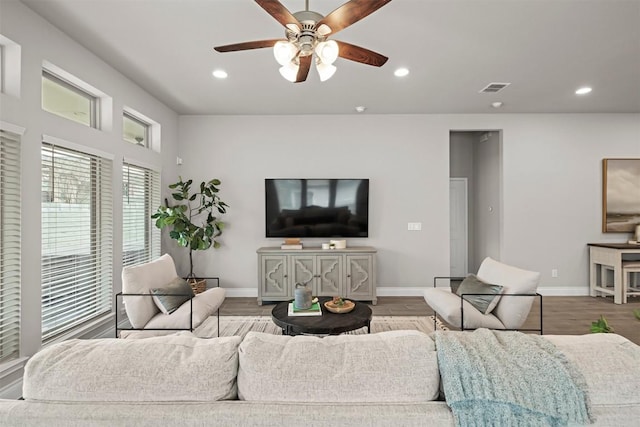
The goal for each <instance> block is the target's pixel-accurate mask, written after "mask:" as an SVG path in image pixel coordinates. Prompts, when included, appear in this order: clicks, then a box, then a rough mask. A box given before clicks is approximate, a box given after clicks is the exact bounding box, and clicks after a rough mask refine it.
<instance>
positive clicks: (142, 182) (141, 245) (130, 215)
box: [122, 163, 160, 267]
mask: <svg viewBox="0 0 640 427" xmlns="http://www.w3.org/2000/svg"><path fill="white" fill-rule="evenodd" d="M159 201H160V174H159V173H158V172H156V171H152V170H149V169H145V168H143V167H139V166H134V165H131V164H128V163H124V165H123V166H122V245H123V248H122V265H123V266H124V267H126V266H128V265H135V264H142V263H145V262H149V261H151V260H153V259H155V258H157V257H159V256H160V230H159V229H158V228H157V227H156V226H155V223H154V221H153V220H152V219H151V215H152V214H153V213H154V212H155V211H156V208H157V207H158V204H159Z"/></svg>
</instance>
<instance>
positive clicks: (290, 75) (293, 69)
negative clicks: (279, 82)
mask: <svg viewBox="0 0 640 427" xmlns="http://www.w3.org/2000/svg"><path fill="white" fill-rule="evenodd" d="M298 68H300V66H299V65H296V64H294V63H293V62H289V63H288V64H287V65H283V66H282V67H280V74H281V75H282V77H284V78H285V79H287V80H289V81H290V82H295V81H296V78H297V77H298Z"/></svg>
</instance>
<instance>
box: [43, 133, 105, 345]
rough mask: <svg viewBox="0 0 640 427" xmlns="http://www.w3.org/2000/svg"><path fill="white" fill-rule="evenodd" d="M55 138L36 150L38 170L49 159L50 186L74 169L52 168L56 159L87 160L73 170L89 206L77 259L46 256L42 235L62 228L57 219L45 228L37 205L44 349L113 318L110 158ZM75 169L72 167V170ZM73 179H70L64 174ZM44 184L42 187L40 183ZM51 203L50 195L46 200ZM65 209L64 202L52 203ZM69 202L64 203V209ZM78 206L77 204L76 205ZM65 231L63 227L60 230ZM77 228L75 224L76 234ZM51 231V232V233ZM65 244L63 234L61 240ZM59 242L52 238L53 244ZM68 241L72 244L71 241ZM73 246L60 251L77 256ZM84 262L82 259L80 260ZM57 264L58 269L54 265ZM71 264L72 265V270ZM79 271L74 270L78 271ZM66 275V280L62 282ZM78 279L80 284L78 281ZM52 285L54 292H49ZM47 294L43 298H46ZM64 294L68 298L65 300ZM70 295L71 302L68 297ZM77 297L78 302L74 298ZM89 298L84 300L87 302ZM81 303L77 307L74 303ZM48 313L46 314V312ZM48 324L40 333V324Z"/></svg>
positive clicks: (54, 198) (65, 167)
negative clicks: (84, 247)
mask: <svg viewBox="0 0 640 427" xmlns="http://www.w3.org/2000/svg"><path fill="white" fill-rule="evenodd" d="M57 141H62V140H58V139H57V138H53V137H47V136H45V137H44V138H43V141H42V144H41V166H42V167H43V168H44V166H46V164H47V163H48V161H49V160H48V159H46V158H45V155H50V156H52V157H51V160H50V161H51V164H52V167H51V170H52V172H51V181H50V183H51V184H52V185H53V186H54V190H55V185H56V184H55V180H56V169H60V170H61V171H62V172H67V173H68V172H69V171H72V170H73V169H72V168H70V167H69V166H68V163H67V166H58V167H57V168H56V167H55V164H54V161H55V156H56V154H59V153H68V154H69V155H70V156H77V157H78V158H79V159H84V160H86V163H85V164H84V166H82V167H78V169H77V173H78V174H83V173H88V175H87V176H88V177H89V188H90V191H89V192H88V194H87V195H86V197H87V199H85V200H86V201H85V202H83V203H80V205H82V204H84V205H88V206H89V218H88V221H87V222H86V223H85V225H86V224H88V231H87V232H88V233H89V234H88V235H86V234H85V235H79V237H80V239H81V240H82V239H85V241H88V255H83V254H82V251H81V249H80V252H78V253H75V254H74V253H71V254H67V255H64V254H60V253H55V252H54V253H52V254H51V255H49V254H47V252H50V250H45V245H47V244H51V241H50V240H46V239H45V237H46V236H45V234H46V233H49V232H53V233H56V232H58V233H59V230H60V228H59V227H58V224H60V223H61V222H60V221H59V220H58V219H56V221H55V226H54V227H48V224H49V222H47V221H51V220H50V218H48V217H46V215H45V208H47V206H46V205H45V203H46V202H45V201H44V200H43V201H41V209H42V212H43V213H42V220H41V221H42V235H43V239H42V243H41V244H42V248H43V249H42V254H41V269H42V271H41V278H42V280H41V282H42V284H41V286H42V296H41V306H42V332H41V339H42V342H43V343H45V344H48V343H50V342H55V341H57V340H58V338H59V337H60V336H63V335H65V334H69V333H73V332H74V331H76V330H79V329H80V328H82V327H83V326H84V325H85V324H87V323H88V322H93V321H95V320H97V319H100V318H102V317H103V316H105V315H110V314H112V312H113V307H112V295H113V263H114V259H113V238H114V235H113V231H114V226H113V219H114V218H113V188H112V181H113V158H112V157H111V156H110V155H102V154H96V152H94V150H91V149H88V148H85V147H81V146H77V147H76V146H75V144H71V143H69V144H59V143H58V142H57ZM74 167H77V165H74ZM68 175H73V174H68ZM43 184H44V183H43ZM50 199H52V200H54V201H55V200H56V197H55V195H52V197H51V198H50ZM57 203H60V204H62V205H64V203H65V202H57ZM69 203H70V202H67V204H69ZM76 204H77V203H76ZM64 226H65V225H64V224H62V225H61V227H64ZM80 226H82V224H79V225H77V226H76V228H78V227H80ZM50 230H53V231H50ZM64 238H65V239H68V238H69V236H68V234H65V237H64ZM58 239H59V238H58V236H54V241H55V243H56V244H59V242H58ZM71 241H72V240H71ZM72 242H73V243H74V244H75V245H76V246H75V247H74V246H65V245H64V243H65V242H64V241H63V242H62V244H60V247H64V249H65V250H67V251H69V250H74V249H75V250H76V251H78V250H79V247H80V246H81V244H80V245H78V240H77V239H76V240H75V241H72ZM83 257H84V258H86V259H84V260H83V259H82V258H83ZM58 262H59V264H57V263H58ZM74 263H75V264H74ZM78 266H79V267H78ZM65 274H66V275H68V276H69V277H65ZM79 278H82V280H83V281H84V283H83V282H82V281H80V279H79ZM54 285H55V288H56V289H53V287H54ZM45 290H46V292H45ZM65 292H67V293H66V294H65ZM69 295H71V296H69ZM78 295H79V296H80V297H78ZM87 296H88V298H87ZM55 298H59V300H60V301H59V304H58V305H56V304H55V303H53V302H52V301H51V300H53V299H55ZM82 298H84V301H81V302H76V300H81V299H82ZM65 304H68V305H70V306H71V307H70V308H69V309H68V310H75V311H76V313H75V314H76V315H75V316H71V317H70V318H69V319H64V317H65V315H66V314H68V310H67V311H65V312H64V313H63V314H61V313H62V311H61V309H60V308H61V307H64V305H65ZM46 309H51V310H52V311H50V312H48V313H47V312H45V311H46ZM47 322H48V323H49V324H48V326H47V327H46V328H45V324H47Z"/></svg>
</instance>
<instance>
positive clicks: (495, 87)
mask: <svg viewBox="0 0 640 427" xmlns="http://www.w3.org/2000/svg"><path fill="white" fill-rule="evenodd" d="M510 84H511V83H489V84H488V85H487V86H486V87H485V88H484V89H482V90H481V91H480V93H496V92H500V91H501V90H502V89H504V88H505V87H507V86H509V85H510Z"/></svg>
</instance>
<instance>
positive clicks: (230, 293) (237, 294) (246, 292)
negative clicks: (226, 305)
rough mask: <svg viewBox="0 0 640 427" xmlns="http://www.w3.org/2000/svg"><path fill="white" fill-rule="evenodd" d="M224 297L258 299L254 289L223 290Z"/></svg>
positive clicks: (256, 291)
mask: <svg viewBox="0 0 640 427" xmlns="http://www.w3.org/2000/svg"><path fill="white" fill-rule="evenodd" d="M224 290H225V292H226V296H227V297H230V298H258V290H257V289H256V288H224Z"/></svg>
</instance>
